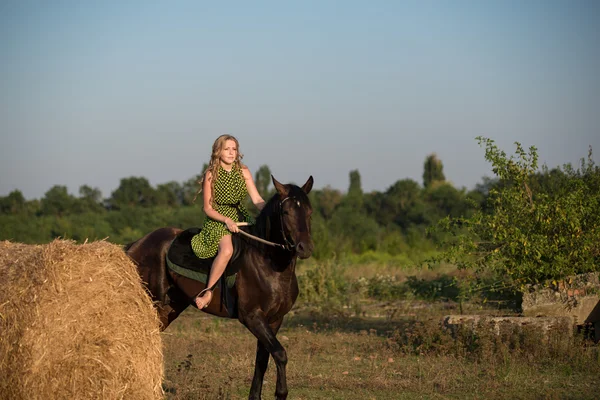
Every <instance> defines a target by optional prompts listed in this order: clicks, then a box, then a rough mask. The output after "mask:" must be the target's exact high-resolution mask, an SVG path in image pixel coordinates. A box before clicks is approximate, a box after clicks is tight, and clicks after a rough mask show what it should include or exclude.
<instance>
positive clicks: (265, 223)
mask: <svg viewBox="0 0 600 400" xmlns="http://www.w3.org/2000/svg"><path fill="white" fill-rule="evenodd" d="M286 186H287V188H288V189H289V193H288V196H292V197H295V198H297V199H298V200H300V201H302V202H304V201H305V199H306V200H308V196H307V195H306V193H304V190H302V189H301V188H300V187H298V186H296V185H291V184H289V185H286ZM280 200H281V195H280V194H279V193H275V194H274V195H273V196H271V198H270V199H269V201H267V203H266V204H265V206H264V207H263V209H262V210H261V211H260V213H259V214H258V216H257V217H256V222H255V224H254V232H255V234H256V235H258V236H259V237H260V238H267V237H270V230H271V229H272V227H271V224H272V223H271V217H272V216H274V215H277V214H278V212H279V209H278V207H279V201H280ZM276 223H279V221H277V222H276Z"/></svg>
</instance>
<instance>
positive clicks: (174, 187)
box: [154, 181, 183, 207]
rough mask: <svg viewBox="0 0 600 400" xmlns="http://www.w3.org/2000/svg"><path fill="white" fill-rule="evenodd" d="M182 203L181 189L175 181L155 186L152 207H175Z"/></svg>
mask: <svg viewBox="0 0 600 400" xmlns="http://www.w3.org/2000/svg"><path fill="white" fill-rule="evenodd" d="M182 203H183V187H182V186H181V185H180V184H179V183H178V182H175V181H171V182H167V183H163V184H160V185H158V186H156V192H155V201H154V205H157V206H166V207H175V206H178V205H179V204H182Z"/></svg>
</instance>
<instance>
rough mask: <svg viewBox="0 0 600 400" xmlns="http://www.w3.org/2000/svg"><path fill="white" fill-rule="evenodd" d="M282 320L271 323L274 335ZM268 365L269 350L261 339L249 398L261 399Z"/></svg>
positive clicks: (258, 344) (258, 341)
mask: <svg viewBox="0 0 600 400" xmlns="http://www.w3.org/2000/svg"><path fill="white" fill-rule="evenodd" d="M281 322H283V319H280V320H279V321H277V322H275V323H273V324H270V328H271V332H273V334H274V335H277V332H278V331H279V327H280V326H281ZM268 365H269V351H268V350H267V348H266V347H265V346H264V345H263V344H262V342H261V341H260V340H257V343H256V362H255V364H254V378H253V379H252V386H251V388H250V396H248V398H249V399H251V400H254V399H258V400H260V398H261V393H262V385H263V379H264V376H265V372H266V371H267V366H268Z"/></svg>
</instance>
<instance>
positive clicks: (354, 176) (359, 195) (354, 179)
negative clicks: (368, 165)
mask: <svg viewBox="0 0 600 400" xmlns="http://www.w3.org/2000/svg"><path fill="white" fill-rule="evenodd" d="M344 202H345V203H347V204H348V205H351V206H352V207H356V208H362V206H363V190H362V184H361V182H360V173H359V172H358V170H353V171H350V186H349V187H348V194H347V195H346V199H344Z"/></svg>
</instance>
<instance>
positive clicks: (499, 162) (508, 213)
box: [431, 137, 600, 283]
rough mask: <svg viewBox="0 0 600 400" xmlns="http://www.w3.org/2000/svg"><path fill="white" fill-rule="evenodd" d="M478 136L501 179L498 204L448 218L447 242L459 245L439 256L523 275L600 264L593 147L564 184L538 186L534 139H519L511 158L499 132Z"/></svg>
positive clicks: (522, 278) (531, 279) (492, 195)
mask: <svg viewBox="0 0 600 400" xmlns="http://www.w3.org/2000/svg"><path fill="white" fill-rule="evenodd" d="M477 140H478V141H479V144H480V145H484V146H485V149H486V150H485V159H486V160H487V161H488V162H490V163H491V164H492V166H493V171H494V174H496V175H497V176H498V178H499V180H500V184H499V185H498V186H497V187H493V188H491V189H490V192H489V197H488V209H489V210H490V212H485V211H484V210H482V209H480V210H477V211H475V212H474V214H473V215H472V216H471V217H469V218H451V217H448V218H445V219H444V220H442V221H441V222H440V224H439V226H438V227H437V229H436V230H438V229H441V230H442V231H444V232H450V233H452V234H453V235H455V236H454V239H453V240H451V241H449V242H447V243H445V244H447V245H451V247H448V248H447V250H446V251H445V252H444V253H443V254H442V256H441V257H436V258H435V259H432V260H431V261H442V260H444V261H449V262H451V263H455V264H457V265H458V266H459V267H462V268H476V269H478V270H480V269H492V270H493V271H495V272H497V273H499V274H501V275H504V276H507V277H511V278H512V279H514V280H515V281H516V282H520V283H535V282H540V281H543V280H546V279H561V278H564V277H566V276H569V275H574V274H579V273H584V272H590V271H596V270H598V269H599V268H600V264H599V261H600V246H599V243H600V191H599V189H600V168H598V167H597V166H595V165H594V162H593V159H592V153H591V149H590V153H589V154H588V159H587V161H586V160H582V162H581V168H580V169H577V170H575V169H573V168H572V167H571V166H570V165H568V164H567V165H565V166H564V167H563V169H562V173H564V175H565V176H564V177H562V174H559V175H561V178H560V183H559V184H557V183H556V182H554V184H553V185H552V186H551V188H552V189H551V190H544V189H543V186H541V185H539V186H537V189H536V190H535V191H534V190H532V187H535V186H533V185H532V183H533V182H535V180H536V179H539V177H537V178H536V176H537V174H538V171H537V169H538V164H537V162H538V154H537V149H536V148H535V147H534V146H532V147H530V148H529V152H526V151H525V150H524V149H523V147H522V146H521V144H520V143H515V144H516V147H517V148H516V151H515V156H513V157H510V158H508V157H507V155H506V153H505V152H504V151H501V150H500V149H499V148H498V147H497V146H496V145H495V144H494V141H493V140H491V139H487V138H483V137H478V138H477ZM546 173H547V171H546ZM555 174H556V173H555ZM549 179H551V177H550V178H549Z"/></svg>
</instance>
